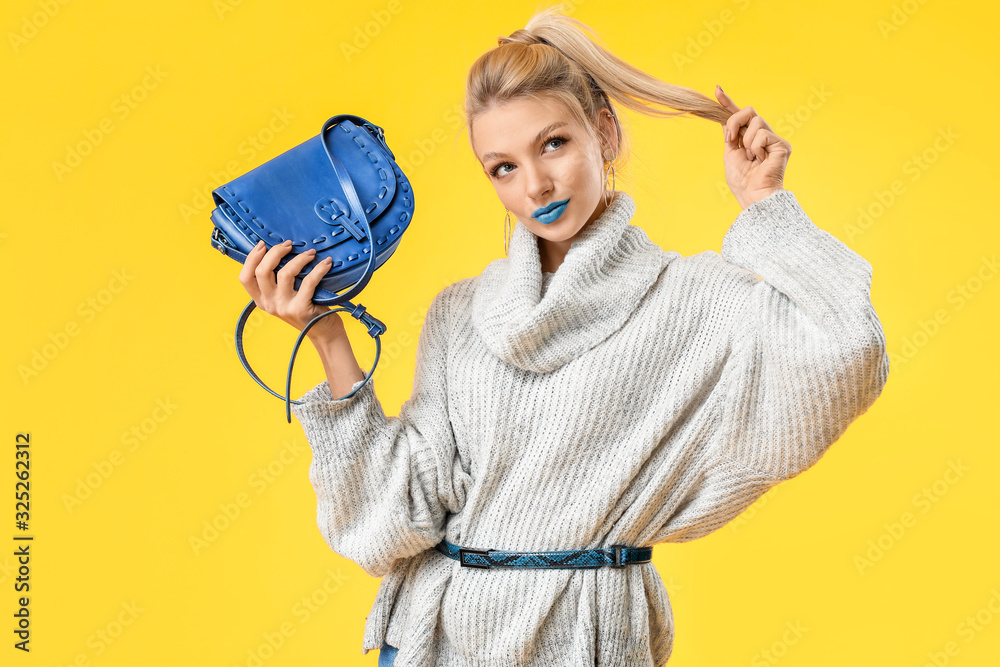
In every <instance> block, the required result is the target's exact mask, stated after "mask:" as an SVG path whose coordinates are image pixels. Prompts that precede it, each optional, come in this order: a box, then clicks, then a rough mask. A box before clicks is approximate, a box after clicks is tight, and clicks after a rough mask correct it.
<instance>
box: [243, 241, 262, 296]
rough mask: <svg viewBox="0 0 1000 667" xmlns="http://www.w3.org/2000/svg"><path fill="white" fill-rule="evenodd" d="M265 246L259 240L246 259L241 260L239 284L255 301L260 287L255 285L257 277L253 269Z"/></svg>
mask: <svg viewBox="0 0 1000 667" xmlns="http://www.w3.org/2000/svg"><path fill="white" fill-rule="evenodd" d="M266 248H267V246H266V245H264V242H263V241H259V242H258V243H257V245H256V246H255V247H254V249H253V250H251V251H250V252H248V253H247V258H246V261H244V262H243V267H242V268H241V269H240V284H241V285H243V288H244V289H246V291H247V293H248V294H250V296H251V298H253V299H254V300H255V301H256V300H257V298H258V297H259V296H260V288H259V287H258V286H257V277H256V275H254V271H255V270H256V269H257V264H259V263H260V260H261V258H263V257H264V251H265V249H266Z"/></svg>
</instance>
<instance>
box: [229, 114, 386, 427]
mask: <svg viewBox="0 0 1000 667" xmlns="http://www.w3.org/2000/svg"><path fill="white" fill-rule="evenodd" d="M342 120H349V121H351V122H352V123H354V124H355V125H358V126H365V127H366V128H370V129H369V132H372V133H373V134H374V135H375V136H376V138H377V139H378V140H379V143H380V145H382V146H383V147H384V148H385V149H386V151H388V152H389V155H392V151H389V147H388V146H387V145H386V143H385V139H384V138H383V137H384V135H385V132H384V131H383V130H382V128H381V127H379V126H378V125H375V124H373V123H370V122H368V121H366V120H365V119H364V118H361V117H360V116H354V115H352V114H339V115H336V116H333V117H331V118H329V119H328V120H327V121H326V122H325V123H323V130H322V132H320V140H321V141H322V142H323V149H324V150H325V151H326V155H327V157H329V158H330V164H332V165H333V171H334V173H335V174H336V175H337V180H338V181H339V182H340V188H341V190H343V191H344V195H345V196H346V197H347V204H348V206H350V207H351V210H352V211H353V212H354V214H355V215H356V217H357V219H358V220H359V221H360V222H361V224H362V226H363V227H364V230H365V235H366V236H367V237H368V246H369V251H368V264H367V265H366V266H365V272H364V274H363V275H362V276H361V278H360V279H359V280H358V282H356V283H355V284H354V285H353V286H352V287H351V289H349V290H348V291H347V292H345V293H343V294H337V301H335V302H334V304H333V305H335V306H338V307H336V308H331V309H330V310H328V311H327V312H325V313H320V314H319V315H317V316H316V317H314V318H313V319H311V320H309V323H308V324H306V326H305V327H303V329H302V332H301V333H300V334H299V337H298V339H297V340H296V341H295V347H294V348H293V349H292V358H291V360H290V361H289V362H288V377H287V378H286V380H285V395H284V396H282V395H281V394H279V393H277V392H276V391H274V390H273V389H271V388H270V387H268V386H267V385H266V384H264V381H263V380H261V379H260V377H258V376H257V373H255V372H254V370H253V368H251V367H250V362H249V361H247V357H246V354H245V353H244V352H243V327H244V326H246V323H247V320H248V319H249V318H250V313H252V312H253V309H254V308H256V306H257V304H256V303H254V301H253V300H252V299H251V300H250V303H248V304H247V305H246V306H245V307H244V308H243V312H242V313H241V314H240V319H239V321H238V322H237V323H236V352H237V354H238V355H239V357H240V363H242V364H243V368H244V369H245V370H246V372H247V373H248V374H249V375H250V377H252V378H253V379H254V380H256V382H257V384H259V385H260V386H261V387H263V388H264V389H266V390H267V391H268V392H270V393H271V394H272V395H274V396H276V397H278V398H281V399H284V401H285V419H287V420H288V423H289V424H291V423H292V406H291V404H292V403H295V404H296V405H298V404H300V403H302V401H293V400H292V399H291V392H292V367H293V366H294V365H295V355H296V354H297V353H298V351H299V345H301V344H302V339H303V338H304V337H305V335H306V332H307V331H309V329H311V328H312V326H313V325H314V324H316V322H318V321H319V320H320V319H321V318H323V317H326V316H327V315H330V314H332V313H336V312H339V311H347V312H349V313H350V314H351V316H353V317H355V318H356V319H358V320H360V321H361V322H362V323H364V324H365V325H367V327H368V335H370V336H371V337H372V338H374V339H375V363H374V364H372V367H371V370H370V371H368V374H367V376H366V377H365V381H364V382H362V383H361V385H360V386H358V387H357V388H356V389H354V391H352V392H351V393H349V394H347V395H346V396H341V397H340V398H339V399H337V400H342V399H345V398H350V397H351V396H353V395H354V394H355V393H356V392H357V391H358V390H359V389H361V387H363V386H365V384H367V383H368V380H369V379H371V376H372V373H374V372H375V367H376V366H377V365H378V358H379V355H380V354H381V352H382V342H381V339H380V338H379V336H381V335H382V334H384V333H385V330H386V327H385V324H383V323H382V322H381V321H380V320H378V319H376V318H375V317H374V316H372V315H371V314H370V313H366V312H365V307H364V306H362V305H361V304H358V305H354V304H353V303H351V302H350V299H352V298H353V297H355V296H357V295H358V294H360V293H361V291H362V290H363V289H364V288H365V286H366V285H368V281H369V280H371V277H372V275H373V274H374V273H375V268H374V267H375V239H374V237H373V236H372V229H371V224H370V223H369V221H368V216H367V215H366V214H365V209H364V207H363V206H362V205H361V199H360V198H359V197H358V193H357V191H356V190H355V189H354V181H353V180H351V175H350V173H349V172H348V171H347V167H345V166H344V163H343V162H341V161H340V160H339V159H337V156H336V155H334V154H333V152H332V151H331V150H330V145H329V143H327V141H326V133H327V132H328V131H329V130H331V129H332V128H334V127H336V126H337V124H339V123H340V122H341V121H342ZM393 160H394V161H395V156H393ZM239 254H240V255H241V256H242V259H243V261H244V262H245V261H246V255H243V254H242V253H239ZM342 303H343V304H345V305H346V306H349V308H344V307H340V304H342Z"/></svg>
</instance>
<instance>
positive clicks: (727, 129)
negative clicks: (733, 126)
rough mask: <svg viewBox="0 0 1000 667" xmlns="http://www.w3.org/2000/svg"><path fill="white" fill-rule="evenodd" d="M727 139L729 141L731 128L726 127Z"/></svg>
mask: <svg viewBox="0 0 1000 667" xmlns="http://www.w3.org/2000/svg"><path fill="white" fill-rule="evenodd" d="M726 141H729V128H728V127H727V128H726Z"/></svg>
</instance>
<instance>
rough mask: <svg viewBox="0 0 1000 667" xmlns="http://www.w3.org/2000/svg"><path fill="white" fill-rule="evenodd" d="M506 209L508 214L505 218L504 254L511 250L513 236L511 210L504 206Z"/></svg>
mask: <svg viewBox="0 0 1000 667" xmlns="http://www.w3.org/2000/svg"><path fill="white" fill-rule="evenodd" d="M504 210H505V211H507V216H506V217H505V218H504V236H503V254H504V256H507V255H508V254H509V252H510V238H511V231H510V211H508V210H507V208H506V207H505V208H504Z"/></svg>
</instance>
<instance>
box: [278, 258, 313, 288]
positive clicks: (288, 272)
mask: <svg viewBox="0 0 1000 667" xmlns="http://www.w3.org/2000/svg"><path fill="white" fill-rule="evenodd" d="M315 258H316V249H315V248H309V250H306V251H305V252H303V253H299V254H297V255H295V257H293V258H292V259H290V260H288V262H287V263H286V264H285V265H284V266H283V267H281V268H280V269H278V289H279V290H280V291H283V292H286V293H289V294H291V292H292V291H294V287H295V276H297V275H299V272H300V271H302V267H304V266H305V265H306V264H308V263H309V262H311V261H313V259H315Z"/></svg>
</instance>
